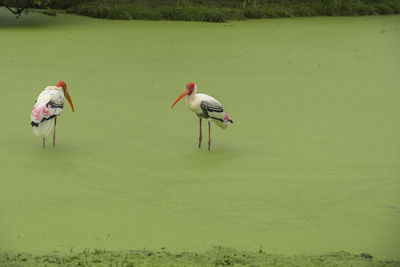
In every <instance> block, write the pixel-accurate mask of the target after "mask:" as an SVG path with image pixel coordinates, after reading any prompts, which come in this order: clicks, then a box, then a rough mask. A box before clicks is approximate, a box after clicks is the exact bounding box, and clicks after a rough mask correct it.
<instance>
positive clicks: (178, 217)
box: [0, 10, 400, 260]
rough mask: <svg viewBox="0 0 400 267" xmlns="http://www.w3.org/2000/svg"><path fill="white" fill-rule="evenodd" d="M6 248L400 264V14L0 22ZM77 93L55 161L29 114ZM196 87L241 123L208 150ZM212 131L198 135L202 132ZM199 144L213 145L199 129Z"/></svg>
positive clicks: (0, 18) (2, 239)
mask: <svg viewBox="0 0 400 267" xmlns="http://www.w3.org/2000/svg"><path fill="white" fill-rule="evenodd" d="M0 11H1V12H0V59H1V62H0V86H1V88H0V90H1V97H0V118H1V123H2V125H1V128H0V129H1V137H0V147H1V150H0V172H1V173H0V184H1V186H0V214H1V216H0V250H8V251H27V252H33V253H45V252H47V251H52V250H57V251H64V252H69V251H80V250H82V249H84V248H101V249H103V248H105V249H112V250H126V249H141V248H144V247H146V248H148V249H160V248H161V247H166V248H167V249H169V250H171V251H204V250H206V249H208V248H210V247H212V246H214V245H223V246H227V247H233V248H236V249H240V250H257V249H259V248H260V247H261V246H262V248H263V250H264V251H268V252H269V253H280V254H317V253H324V252H329V251H338V250H345V251H349V252H351V253H361V252H368V253H371V254H372V255H374V256H376V257H378V258H379V259H396V260H399V259H400V256H399V255H400V253H399V250H400V249H399V248H400V227H399V225H400V224H399V222H400V195H399V193H400V181H399V175H400V163H399V159H400V136H399V130H400V121H399V115H400V105H399V97H400V92H399V78H398V73H399V69H400V68H399V67H400V53H399V51H400V32H399V25H400V23H399V22H400V17H399V16H377V17H341V18H335V17H330V18H329V17H320V18H299V19H273V20H250V21H240V22H237V21H235V22H229V23H220V24H213V23H194V22H171V21H156V22H154V21H107V20H97V19H91V18H84V17H78V16H73V15H63V14H59V15H57V17H56V18H53V17H45V16H43V15H40V14H31V15H28V16H24V17H21V18H20V19H19V20H15V19H14V18H13V17H12V16H11V15H9V14H8V13H6V11H5V10H0ZM59 80H64V81H66V82H67V84H68V88H69V91H70V93H71V96H72V99H73V102H74V104H75V109H76V111H75V113H72V112H71V110H70V107H69V106H68V105H66V106H65V109H64V111H63V114H62V116H61V117H60V118H59V120H57V122H58V124H57V130H58V133H57V134H58V135H57V147H56V148H52V147H51V146H50V144H51V142H50V138H49V140H48V143H47V144H48V147H47V148H46V149H45V150H43V149H42V148H41V140H40V138H37V137H35V136H33V134H32V133H31V129H30V125H29V115H30V112H31V108H32V106H33V104H34V100H35V99H36V97H37V95H38V94H39V93H40V92H41V90H43V88H44V87H45V86H47V85H51V84H55V83H56V82H58V81H59ZM187 82H195V83H197V85H198V87H199V92H201V93H207V94H210V95H212V96H214V97H215V98H217V99H219V100H220V101H221V102H222V103H223V104H224V107H225V108H226V109H227V110H228V112H229V114H230V115H231V117H232V119H233V120H234V122H235V123H234V125H232V127H229V128H228V129H227V130H225V131H223V130H221V129H217V128H216V127H213V128H212V137H213V143H212V150H211V152H208V151H207V150H206V148H205V146H203V148H202V149H200V150H199V149H198V148H197V147H196V145H197V134H198V128H197V127H198V120H197V118H196V117H195V116H194V114H193V113H191V112H190V111H189V110H188V109H187V107H185V105H184V103H179V104H178V105H177V106H176V107H175V108H174V109H173V110H170V109H169V107H170V105H171V104H172V102H173V100H174V99H175V98H176V97H177V96H178V95H179V93H180V92H181V91H182V90H183V89H184V86H185V84H186V83H187ZM204 126H205V125H204ZM204 134H205V132H204Z"/></svg>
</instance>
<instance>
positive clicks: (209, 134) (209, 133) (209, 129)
mask: <svg viewBox="0 0 400 267" xmlns="http://www.w3.org/2000/svg"><path fill="white" fill-rule="evenodd" d="M210 146H211V123H210V121H208V150H210Z"/></svg>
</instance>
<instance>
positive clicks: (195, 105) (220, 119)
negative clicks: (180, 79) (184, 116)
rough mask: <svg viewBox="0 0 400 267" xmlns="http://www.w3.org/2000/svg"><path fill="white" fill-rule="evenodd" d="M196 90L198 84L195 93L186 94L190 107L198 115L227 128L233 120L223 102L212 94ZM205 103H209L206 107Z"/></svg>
mask: <svg viewBox="0 0 400 267" xmlns="http://www.w3.org/2000/svg"><path fill="white" fill-rule="evenodd" d="M196 92H197V86H195V89H194V92H193V93H191V94H190V95H187V96H186V104H187V106H188V107H189V109H190V110H191V111H193V112H194V113H196V115H197V116H198V117H200V118H204V119H207V120H209V121H212V122H214V123H215V124H216V125H217V126H219V127H220V128H222V129H226V128H227V127H228V125H229V124H231V123H232V121H231V119H230V117H229V115H228V113H227V112H226V111H225V109H224V108H223V106H222V104H221V103H220V102H219V101H218V100H217V99H215V98H214V97H212V96H209V95H206V94H197V93H196ZM204 103H207V106H206V107H205V106H204ZM205 108H206V109H207V110H205Z"/></svg>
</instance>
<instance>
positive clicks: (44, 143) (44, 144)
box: [43, 137, 46, 148]
mask: <svg viewBox="0 0 400 267" xmlns="http://www.w3.org/2000/svg"><path fill="white" fill-rule="evenodd" d="M45 138H46V137H43V148H45V146H46V141H45Z"/></svg>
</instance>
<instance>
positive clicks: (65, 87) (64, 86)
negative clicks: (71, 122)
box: [56, 81, 74, 112]
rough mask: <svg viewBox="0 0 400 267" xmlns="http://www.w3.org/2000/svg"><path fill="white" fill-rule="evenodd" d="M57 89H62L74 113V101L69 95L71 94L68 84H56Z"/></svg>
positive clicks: (61, 82) (60, 82)
mask: <svg viewBox="0 0 400 267" xmlns="http://www.w3.org/2000/svg"><path fill="white" fill-rule="evenodd" d="M56 86H57V87H61V88H62V90H63V93H64V96H65V98H66V99H67V100H68V102H69V104H70V106H71V108H72V112H74V104H72V100H71V96H70V95H69V92H68V90H67V84H66V83H65V82H63V81H59V82H58V83H57V84H56Z"/></svg>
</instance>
